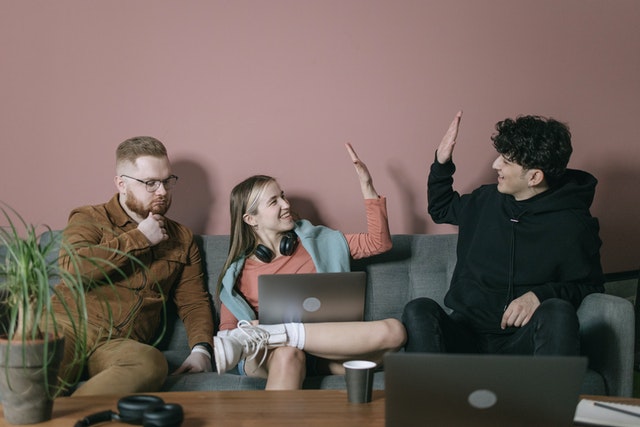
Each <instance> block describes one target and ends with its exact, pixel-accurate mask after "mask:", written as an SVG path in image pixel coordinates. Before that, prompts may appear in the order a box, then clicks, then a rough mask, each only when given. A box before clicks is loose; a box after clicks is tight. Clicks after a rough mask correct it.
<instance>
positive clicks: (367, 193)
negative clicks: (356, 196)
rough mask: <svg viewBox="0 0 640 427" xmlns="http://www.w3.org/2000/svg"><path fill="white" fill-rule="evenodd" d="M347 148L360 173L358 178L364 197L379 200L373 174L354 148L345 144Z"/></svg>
mask: <svg viewBox="0 0 640 427" xmlns="http://www.w3.org/2000/svg"><path fill="white" fill-rule="evenodd" d="M345 147H347V151H348V152H349V155H350V156H351V161H353V165H354V166H355V168H356V172H357V173H358V178H359V180H360V189H361V190H362V195H363V196H364V198H365V199H377V198H378V193H377V192H376V189H375V188H374V187H373V179H372V178H371V174H370V173H369V169H367V165H365V164H364V163H363V162H362V160H360V158H358V155H357V154H356V152H355V151H354V150H353V147H352V146H351V144H349V143H348V142H347V143H346V144H345Z"/></svg>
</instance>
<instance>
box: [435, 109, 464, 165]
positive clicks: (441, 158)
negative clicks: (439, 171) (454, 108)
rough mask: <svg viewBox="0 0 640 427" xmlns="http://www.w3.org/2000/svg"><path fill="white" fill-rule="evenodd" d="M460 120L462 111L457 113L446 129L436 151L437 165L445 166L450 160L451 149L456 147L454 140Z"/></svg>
mask: <svg viewBox="0 0 640 427" xmlns="http://www.w3.org/2000/svg"><path fill="white" fill-rule="evenodd" d="M461 118H462V111H458V112H457V113H456V116H455V117H454V118H453V121H452V122H451V124H450V125H449V129H447V133H445V134H444V136H443V137H442V141H440V145H439V146H438V151H437V152H436V158H437V159H438V163H440V164H445V163H447V162H449V161H450V160H451V156H452V154H453V147H454V146H455V145H456V138H457V137H458V128H459V126H460V119H461Z"/></svg>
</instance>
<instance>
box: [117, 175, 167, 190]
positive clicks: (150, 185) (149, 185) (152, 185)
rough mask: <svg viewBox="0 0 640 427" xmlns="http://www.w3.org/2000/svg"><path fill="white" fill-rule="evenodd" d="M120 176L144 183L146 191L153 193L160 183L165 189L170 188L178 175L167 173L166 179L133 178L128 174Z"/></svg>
mask: <svg viewBox="0 0 640 427" xmlns="http://www.w3.org/2000/svg"><path fill="white" fill-rule="evenodd" d="M120 176H121V177H122V178H129V179H133V180H134V181H138V182H140V183H142V184H144V185H145V188H146V189H147V191H148V192H149V193H153V192H154V191H156V190H157V189H158V188H160V184H162V186H163V187H164V189H165V190H171V189H172V188H173V187H175V186H176V183H177V182H178V177H177V176H175V175H169V178H167V179H150V180H149V181H143V180H141V179H138V178H134V177H132V176H129V175H120Z"/></svg>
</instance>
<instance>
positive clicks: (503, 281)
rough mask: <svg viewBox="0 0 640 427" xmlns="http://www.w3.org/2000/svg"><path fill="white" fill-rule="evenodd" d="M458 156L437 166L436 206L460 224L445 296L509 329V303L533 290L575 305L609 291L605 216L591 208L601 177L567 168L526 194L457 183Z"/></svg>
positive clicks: (434, 213) (436, 217)
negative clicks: (464, 188) (464, 190)
mask: <svg viewBox="0 0 640 427" xmlns="http://www.w3.org/2000/svg"><path fill="white" fill-rule="evenodd" d="M454 172H455V166H454V164H453V163H452V162H449V163H446V164H444V165H441V164H440V163H438V162H437V161H436V162H434V164H433V165H432V166H431V173H430V174H429V180H428V200H429V214H430V215H431V218H432V219H433V221H435V222H436V223H448V224H454V225H458V227H459V228H458V246H457V258H458V259H457V264H456V268H455V271H454V273H453V278H452V280H451V286H450V289H449V292H448V293H447V295H446V296H445V304H446V305H447V306H448V307H449V308H451V309H453V310H454V311H455V312H457V313H459V314H462V315H464V316H465V317H466V318H467V319H468V320H469V321H470V322H471V325H472V326H473V327H474V328H475V329H476V330H477V331H480V332H488V333H504V332H509V331H510V330H509V329H507V330H506V331H503V330H501V328H500V322H501V319H502V315H503V312H504V309H505V308H506V307H507V305H508V304H509V303H510V302H511V301H512V300H513V299H515V298H517V297H519V296H521V295H523V294H525V293H527V292H529V291H532V292H533V293H535V294H536V296H537V297H538V299H539V300H540V302H542V301H544V300H546V299H549V298H561V299H564V300H567V301H570V302H571V303H572V304H573V305H574V307H576V309H577V308H578V306H579V305H580V302H581V301H582V299H583V298H584V297H585V296H586V295H588V294H590V293H593V292H603V291H604V287H603V283H604V276H603V274H602V267H601V265H600V246H601V245H602V242H601V240H600V238H599V236H598V232H599V225H598V220H597V219H596V218H594V217H592V216H591V214H590V212H589V207H590V206H591V202H592V201H593V196H594V193H595V187H596V184H597V180H596V179H595V178H594V177H593V176H592V175H591V174H589V173H587V172H583V171H578V170H572V169H568V170H567V171H566V173H565V175H564V177H563V178H562V179H561V181H560V182H559V183H558V184H557V185H555V186H554V187H552V188H550V189H549V190H547V191H545V192H543V193H541V194H538V195H536V196H534V197H532V198H530V199H527V200H524V201H516V200H515V199H514V197H513V196H511V195H507V194H502V193H500V192H499V191H498V190H497V185H496V184H493V185H484V186H482V187H480V188H478V189H476V190H475V191H473V192H472V193H471V194H465V195H462V196H460V195H459V194H458V193H457V192H455V191H453V188H452V185H453V173H454Z"/></svg>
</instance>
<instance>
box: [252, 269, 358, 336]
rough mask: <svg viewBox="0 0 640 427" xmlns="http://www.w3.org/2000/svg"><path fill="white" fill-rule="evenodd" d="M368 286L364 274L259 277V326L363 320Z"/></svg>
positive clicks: (355, 272)
mask: <svg viewBox="0 0 640 427" xmlns="http://www.w3.org/2000/svg"><path fill="white" fill-rule="evenodd" d="M366 286H367V278H366V273H365V272H363V271H354V272H343V273H305V274H264V275H262V276H259V277H258V300H259V302H260V307H259V311H260V315H259V318H260V323H263V324H277V323H286V322H303V323H317V322H350V321H361V320H363V319H364V302H365V292H366Z"/></svg>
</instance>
